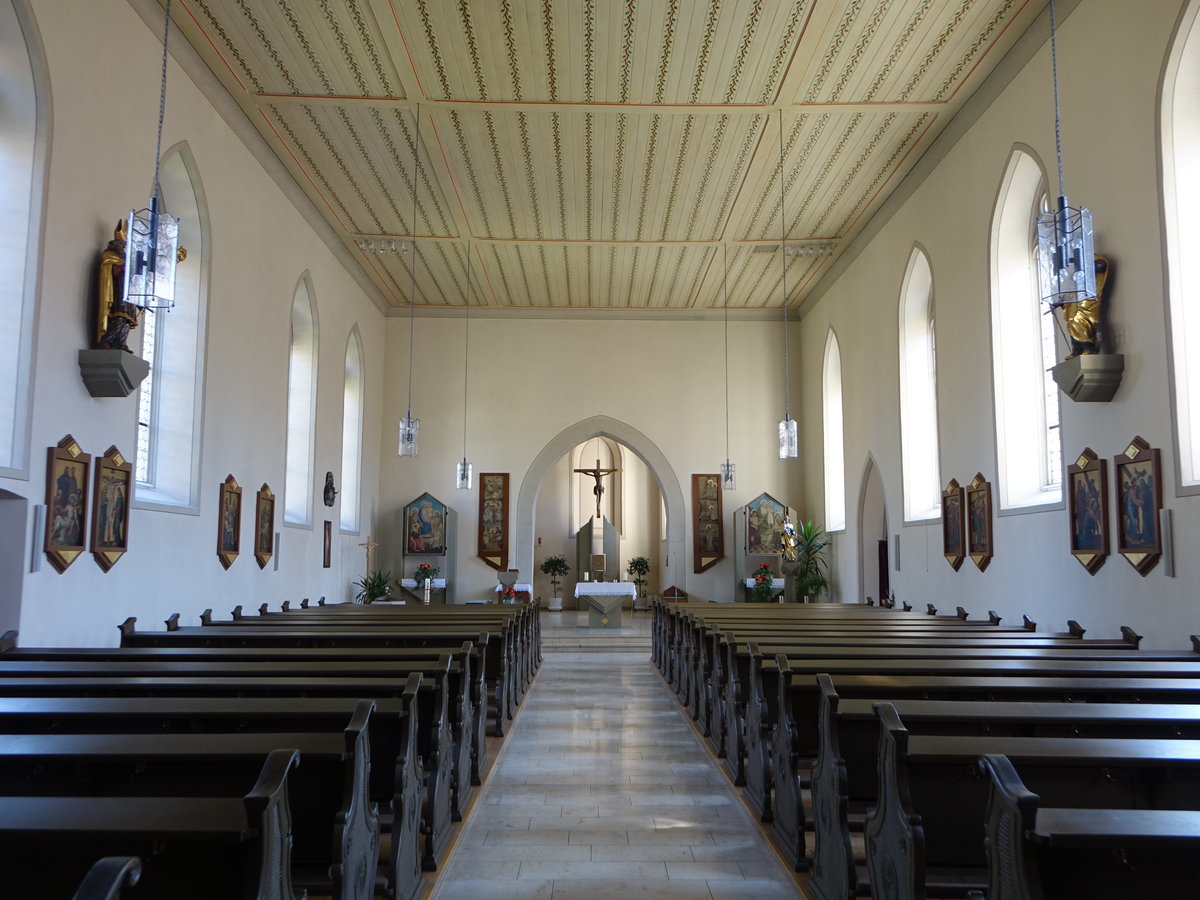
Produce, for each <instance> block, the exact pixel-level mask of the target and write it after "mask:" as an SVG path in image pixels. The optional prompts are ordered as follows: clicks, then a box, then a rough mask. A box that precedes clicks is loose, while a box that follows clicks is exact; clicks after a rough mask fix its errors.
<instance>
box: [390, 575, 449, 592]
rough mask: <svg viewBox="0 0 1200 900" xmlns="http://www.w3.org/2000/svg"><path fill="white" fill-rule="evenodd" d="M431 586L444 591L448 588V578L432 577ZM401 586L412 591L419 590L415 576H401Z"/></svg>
mask: <svg viewBox="0 0 1200 900" xmlns="http://www.w3.org/2000/svg"><path fill="white" fill-rule="evenodd" d="M429 586H430V588H432V589H433V590H435V591H437V590H443V591H444V590H445V589H446V579H445V578H430V579H429ZM400 587H406V588H408V589H409V590H410V591H415V590H417V580H416V579H415V578H401V579H400Z"/></svg>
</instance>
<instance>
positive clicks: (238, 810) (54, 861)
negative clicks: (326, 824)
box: [0, 750, 304, 900]
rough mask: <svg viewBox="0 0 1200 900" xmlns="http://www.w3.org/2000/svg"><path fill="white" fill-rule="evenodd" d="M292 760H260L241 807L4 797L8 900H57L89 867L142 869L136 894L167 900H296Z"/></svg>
mask: <svg viewBox="0 0 1200 900" xmlns="http://www.w3.org/2000/svg"><path fill="white" fill-rule="evenodd" d="M298 759H299V754H297V753H296V752H295V751H294V750H276V751H274V752H273V753H271V754H270V756H268V757H267V759H266V762H265V764H264V765H263V766H262V772H261V774H260V776H259V778H258V780H257V782H256V783H255V784H254V785H253V787H252V788H251V789H250V790H249V791H248V792H247V793H246V794H245V795H244V796H243V797H240V798H211V797H186V796H185V797H106V798H103V800H102V801H101V800H98V798H95V797H6V798H4V802H3V803H0V867H3V871H4V889H5V893H6V894H7V895H8V896H13V897H54V896H62V897H65V896H67V895H68V893H69V892H71V891H73V890H74V889H75V887H76V886H77V885H79V883H80V882H81V881H82V880H83V879H84V877H85V875H86V874H87V873H88V870H89V868H90V867H91V866H92V865H93V863H94V861H95V860H96V859H97V858H98V857H101V856H111V855H115V854H120V855H125V856H135V857H139V858H141V859H142V860H143V863H142V874H141V880H140V883H139V885H138V888H137V891H138V893H139V894H141V895H144V896H147V897H171V898H172V900H212V898H214V897H221V898H244V900H267V898H287V900H291V898H297V900H298V898H300V897H303V896H304V894H303V892H297V891H295V890H294V889H293V886H292V882H291V866H290V856H291V851H290V846H289V844H290V832H291V824H290V821H289V812H288V810H289V807H288V791H287V786H288V775H289V773H290V771H291V770H292V768H293V767H294V766H295V765H296V764H297V762H298Z"/></svg>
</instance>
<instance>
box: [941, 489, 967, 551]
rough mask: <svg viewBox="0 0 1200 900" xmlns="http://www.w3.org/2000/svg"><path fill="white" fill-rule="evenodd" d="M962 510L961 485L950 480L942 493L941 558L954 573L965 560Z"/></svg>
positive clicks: (964, 528)
mask: <svg viewBox="0 0 1200 900" xmlns="http://www.w3.org/2000/svg"><path fill="white" fill-rule="evenodd" d="M963 508H964V506H963V489H962V485H960V484H959V483H958V479H957V478H951V479H950V483H949V484H948V485H946V487H945V489H944V490H943V491H942V556H944V557H945V558H946V562H948V563H950V568H952V569H953V570H954V571H955V572H957V571H958V570H959V567H960V566H962V564H963V560H964V559H966V558H967V542H966V538H965V534H966V527H965V520H964V518H963Z"/></svg>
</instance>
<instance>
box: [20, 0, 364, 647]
mask: <svg viewBox="0 0 1200 900" xmlns="http://www.w3.org/2000/svg"><path fill="white" fill-rule="evenodd" d="M34 15H35V17H36V19H37V26H38V30H39V32H40V36H41V40H42V43H43V47H44V51H45V57H46V65H47V68H48V72H46V73H44V74H45V75H46V76H47V77H48V80H49V84H50V87H51V92H52V95H53V114H54V122H53V143H52V146H51V153H50V160H49V163H48V172H49V189H48V198H47V205H46V209H45V211H44V215H43V219H42V221H43V227H44V233H43V234H42V235H41V239H42V240H43V241H44V246H45V247H46V248H47V252H46V253H45V254H44V259H45V260H46V262H45V264H44V270H43V272H42V278H41V290H40V300H39V303H40V307H39V327H38V339H37V344H36V359H35V379H34V383H35V394H34V397H33V406H34V410H35V411H34V416H33V424H32V438H31V450H30V459H31V464H30V476H29V480H28V481H25V480H22V479H0V488H2V489H4V490H8V491H11V492H12V493H14V494H17V495H19V496H22V497H27V498H29V500H30V504H31V507H32V506H33V505H35V504H40V503H44V502H45V465H46V452H45V448H46V447H49V446H53V445H54V444H56V443H57V442H58V440H59V439H60V438H61V437H62V436H63V435H65V434H67V433H71V434H73V435H74V436H75V438H76V440H77V441H79V443H80V445H81V446H82V447H83V448H84V450H85V451H86V452H88V453H91V454H93V455H97V454H101V453H103V452H104V450H105V449H106V448H107V447H108V446H109V445H110V444H115V445H117V447H119V448H120V449H121V450H122V452H124V453H125V454H127V455H129V454H132V453H133V450H134V437H135V435H134V427H135V426H134V415H135V407H134V404H135V402H136V394H135V395H132V396H130V397H128V398H126V399H93V398H91V397H90V396H88V394H87V391H86V389H85V388H84V386H83V383H82V381H81V379H80V376H79V367H78V364H77V362H76V353H77V351H78V350H79V349H80V348H82V347H85V346H87V345H88V339H89V335H88V328H87V321H88V315H87V314H88V304H89V302H90V298H91V296H92V294H93V284H92V282H93V279H94V272H95V264H96V259H97V254H98V252H99V250H100V249H101V248H102V247H103V246H104V244H105V243H106V242H107V240H108V239H109V237H110V236H111V233H112V223H113V222H114V221H115V220H116V219H117V218H119V217H120V216H122V215H124V214H126V213H127V212H128V210H129V208H130V207H131V206H134V205H142V204H144V203H145V202H146V200H147V199H148V197H149V192H150V182H151V175H152V173H153V151H154V125H155V118H156V112H157V109H158V102H157V101H158V78H157V73H158V67H159V61H160V58H161V44H160V43H159V41H160V40H161V37H160V35H159V34H155V33H154V32H153V31H151V30H150V29H149V28H148V27H147V26H146V24H145V23H144V22H143V21H142V20H141V19H140V18H139V17H138V15H137V14H136V13H135V12H134V10H133V9H132V8H131V6H130V5H129V3H127V2H125V0H89V2H87V3H71V4H55V3H40V4H37V5H36V9H35V12H34ZM176 40H178V37H177V36H176V37H175V38H173V41H172V46H173V47H174V46H175V41H176ZM105 48H107V49H105ZM102 50H104V52H101V51H102ZM135 72H138V73H144V74H143V76H142V77H132V74H131V73H135ZM180 141H186V142H187V143H188V145H189V147H190V148H191V151H192V154H193V155H194V157H195V161H196V165H197V168H198V172H199V176H200V178H201V179H202V182H203V189H204V194H205V197H206V199H207V208H208V213H209V219H210V221H209V227H210V247H209V257H210V264H211V268H210V273H209V279H208V284H209V291H208V300H209V308H208V318H207V328H208V333H207V353H206V368H205V372H204V379H205V394H204V409H203V426H204V431H203V439H202V444H201V451H200V452H201V466H202V469H201V482H200V483H201V490H200V508H199V511H198V514H178V513H168V512H159V511H150V510H143V509H137V508H135V509H134V510H133V511H132V520H131V522H130V528H129V541H130V552H129V553H128V554H127V555H126V557H125V558H124V559H122V560H121V561H120V562H118V563H117V564H116V566H115V567H114V568H113V569H112V571H111V572H109V573H107V574H105V573H103V572H101V570H100V568H99V567H98V566H97V565H96V563H95V562H94V561H93V560H92V557H91V555H90V554H84V555H82V556H81V557H80V558H79V559H77V560H76V561H75V563H74V564H73V565H72V566H71V567H70V568H69V569H68V570H67V571H66V573H65V574H62V575H59V574H57V573H56V572H55V571H54V570H53V568H52V567H51V566H50V565H49V564H48V563H47V562H43V565H42V567H41V570H40V571H39V572H37V573H32V574H30V573H28V572H26V574H25V575H24V586H23V587H24V590H23V598H22V613H21V617H20V629H21V642H22V643H23V644H26V645H33V644H42V645H46V644H101V645H102V644H112V643H115V642H116V640H117V629H116V626H117V624H118V623H120V622H121V621H122V620H123V619H124V618H125V617H126V616H130V615H133V616H137V617H138V620H139V621H138V626H139V627H140V628H141V627H145V628H150V629H153V628H162V627H163V625H162V621H163V619H165V618H166V617H167V616H168V615H170V614H171V613H172V612H176V611H179V612H181V613H183V621H184V623H185V624H187V623H189V622H190V623H193V624H194V623H195V621H196V619H195V617H196V615H197V614H198V613H199V612H200V611H201V610H203V609H204V608H206V607H213V608H214V610H215V611H216V612H218V613H219V614H225V613H227V612H228V610H229V609H230V608H232V606H233V605H234V604H236V603H242V604H245V605H248V606H257V605H258V604H259V603H261V602H264V601H270V602H271V605H272V606H273V607H277V606H278V604H279V603H280V602H282V601H283V600H285V599H290V600H292V601H293V603H295V602H298V601H299V600H300V599H301V598H302V597H311V598H312V599H313V600H314V601H315V600H316V598H317V597H319V596H321V595H322V594H325V595H329V596H331V597H337V596H340V594H341V593H342V590H343V588H342V585H343V584H344V583H345V582H346V581H347V580H348V579H349V578H350V576H351V573H357V571H358V562H357V561H358V559H359V558H360V554H361V551H360V550H359V549H358V547H357V546H356V544H357V543H358V542H359V541H361V540H363V538H361V537H358V536H356V535H339V532H338V528H337V522H338V517H337V509H336V508H334V509H326V508H325V507H324V506H322V505H320V501H319V499H318V500H317V505H316V507H315V509H314V513H313V517H314V520H315V526H314V527H313V528H308V529H300V528H291V527H283V526H282V524H281V522H282V503H280V504H279V506H278V507H277V513H276V529H277V530H279V531H282V533H283V539H282V546H281V555H280V563H281V564H280V568H279V570H278V571H276V570H275V569H274V566H273V565H271V564H268V566H267V568H266V569H265V570H260V569H259V568H258V566H257V564H256V563H255V561H254V557H253V553H252V552H250V551H251V548H250V545H249V540H248V538H249V535H250V533H251V529H250V525H249V523H250V521H251V517H252V515H253V508H254V495H255V492H256V491H257V489H258V488H259V487H260V486H261V485H262V484H263V483H264V482H266V483H267V484H269V485H270V486H271V488H272V489H273V490H275V491H276V492H277V493H278V492H281V491H282V489H283V471H284V437H285V435H284V429H285V418H286V416H285V413H286V387H287V354H288V322H289V315H290V308H291V296H292V292H293V291H294V289H295V284H296V279H297V278H298V277H299V275H300V273H301V272H303V271H305V270H306V269H307V270H308V271H309V272H310V274H311V277H312V284H313V288H314V291H315V294H316V302H317V305H318V308H319V312H320V322H321V331H320V345H319V354H320V375H319V383H318V389H317V436H316V466H315V468H316V469H317V472H316V473H315V475H314V479H315V481H316V483H315V484H314V493H315V495H316V496H317V497H318V498H319V496H320V489H321V487H322V485H323V483H324V473H325V472H326V471H327V470H332V471H333V472H335V473H339V472H340V454H341V433H340V432H341V421H342V374H343V368H344V360H345V348H346V338H347V335H348V333H349V331H350V329H351V327H352V326H353V325H354V324H355V323H356V322H357V323H359V328H360V331H361V333H362V335H363V338H364V341H363V343H364V347H363V349H364V357H365V363H366V378H365V404H366V432H365V435H364V444H363V446H364V451H363V479H362V480H363V484H364V486H365V487H364V492H363V498H362V509H363V515H364V517H368V518H369V517H370V516H372V515H374V512H375V510H376V509H377V503H376V498H375V495H374V490H373V486H374V485H375V484H376V483H377V481H378V448H379V446H380V437H379V421H380V416H379V409H380V406H381V402H382V374H383V358H384V338H383V329H382V328H381V327H380V324H379V323H380V320H381V318H382V317H381V315H380V313H379V312H378V310H377V309H376V307H375V306H374V305H373V303H372V302H371V300H370V299H369V298H368V297H367V296H366V294H365V293H364V292H363V290H362V289H361V288H360V287H359V286H358V285H357V284H356V283H355V281H354V280H353V279H352V278H351V277H350V275H349V274H348V273H347V271H346V269H345V268H344V267H343V266H342V265H341V264H340V263H339V262H338V261H337V260H336V259H335V257H334V256H333V254H332V253H331V252H330V250H329V248H328V247H327V246H326V245H325V243H324V242H323V241H322V240H321V239H320V238H319V237H318V235H317V234H316V233H315V232H314V231H313V230H312V228H311V227H309V226H308V225H307V224H306V222H305V218H304V216H302V215H301V213H300V212H299V211H298V209H297V208H296V206H294V205H293V204H292V203H291V202H290V201H289V200H288V199H287V198H286V197H285V196H284V194H283V192H281V191H280V190H279V189H278V187H277V186H276V185H275V183H274V182H273V181H272V180H271V179H270V178H269V177H268V176H267V174H266V173H265V172H264V170H263V168H262V167H261V166H260V165H259V163H258V162H256V160H255V158H254V156H253V155H252V154H251V152H250V151H249V150H248V149H247V147H246V146H245V145H244V144H243V143H242V142H241V141H240V140H239V139H238V138H237V136H236V135H235V133H234V132H233V131H232V130H231V128H230V127H229V126H228V125H227V123H226V122H225V121H224V120H223V119H222V118H221V116H220V115H219V114H218V112H217V111H216V109H215V108H214V107H213V105H212V104H211V103H209V102H208V101H207V100H206V99H205V97H204V95H203V94H202V93H201V91H200V90H199V89H198V88H197V86H196V85H195V84H194V83H193V82H192V81H191V80H189V78H188V76H187V75H186V74H185V73H184V72H183V70H182V69H181V68H180V66H179V65H178V64H177V63H176V62H175V60H174V59H173V60H172V63H171V66H170V70H169V75H168V97H167V115H166V124H165V129H164V133H163V146H164V147H170V146H172V145H174V144H176V143H177V142H180ZM230 473H232V474H233V475H234V476H235V477H236V478H237V480H238V482H239V484H240V485H241V486H242V488H243V490H244V494H243V542H242V546H243V549H242V554H241V556H240V557H239V558H238V559H237V561H236V562H235V563H234V564H233V566H232V567H231V568H230V570H229V571H228V572H226V571H224V570H223V569H222V567H221V565H220V563H219V562H218V560H217V556H216V552H215V551H216V534H217V519H216V505H217V491H218V486H219V484H220V483H221V482H222V481H223V480H224V478H225V476H226V475H227V474H230ZM29 518H30V524H29V531H28V532H27V538H26V540H27V542H28V541H32V542H35V543H37V544H38V545H39V546H40V541H41V535H33V534H32V521H33V515H32V511H31V513H30V517H29ZM325 519H330V520H332V521H333V523H334V526H333V528H334V536H335V537H334V553H333V565H332V567H331V568H330V569H323V568H322V567H321V556H322V553H321V550H322V547H321V544H322V532H321V523H322V522H323V521H324V520H325ZM28 559H29V552H28V544H27V547H26V553H25V568H26V569H27V568H28ZM17 624H18V623H16V622H5V623H0V629H5V628H11V627H17Z"/></svg>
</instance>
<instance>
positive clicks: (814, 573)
mask: <svg viewBox="0 0 1200 900" xmlns="http://www.w3.org/2000/svg"><path fill="white" fill-rule="evenodd" d="M828 546H829V535H828V534H826V533H825V530H824V529H823V528H819V527H817V526H816V525H814V524H813V523H812V520H811V519H810V520H808V521H807V522H804V523H802V524H801V525H800V527H799V528H797V529H796V562H797V563H799V569H798V570H797V571H796V575H795V579H796V596H797V597H805V598H811V599H813V600H815V599H816V598H817V597H819V596H820V595H821V592H822V591H824V590H825V589H826V588H828V587H829V575H828V573H829V560H827V559H826V558H825V550H826V548H827V547H828Z"/></svg>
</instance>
